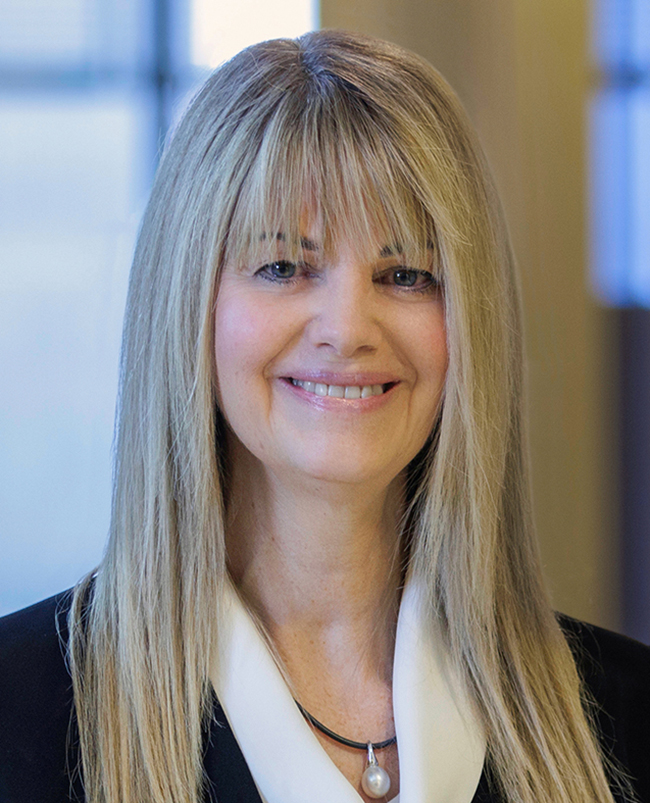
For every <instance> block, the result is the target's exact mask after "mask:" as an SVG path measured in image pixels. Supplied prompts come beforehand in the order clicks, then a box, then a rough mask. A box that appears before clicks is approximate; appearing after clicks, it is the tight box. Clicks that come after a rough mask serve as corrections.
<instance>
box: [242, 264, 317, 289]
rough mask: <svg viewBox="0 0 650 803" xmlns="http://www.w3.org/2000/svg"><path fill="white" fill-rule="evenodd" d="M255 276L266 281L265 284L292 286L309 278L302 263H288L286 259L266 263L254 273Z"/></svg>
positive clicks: (307, 271)
mask: <svg viewBox="0 0 650 803" xmlns="http://www.w3.org/2000/svg"><path fill="white" fill-rule="evenodd" d="M255 276H259V278H261V279H266V281H267V282H276V283H277V284H294V283H295V282H298V281H300V280H302V279H304V278H309V270H308V269H307V266H306V265H305V264H304V263H302V262H290V261H289V260H288V259H278V260H275V261H274V262H267V264H266V265H262V267H261V268H260V269H259V270H257V271H255Z"/></svg>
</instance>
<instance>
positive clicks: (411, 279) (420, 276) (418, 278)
mask: <svg viewBox="0 0 650 803" xmlns="http://www.w3.org/2000/svg"><path fill="white" fill-rule="evenodd" d="M379 283H380V284H384V285H389V286H392V287H398V288H399V289H400V290H402V289H403V290H411V291H413V292H422V293H423V292H432V291H434V290H436V289H437V287H438V280H437V279H436V278H435V276H434V275H433V274H432V273H430V272H429V271H427V270H416V269H415V268H405V267H402V266H400V267H397V268H389V269H388V270H385V271H383V272H382V273H380V274H379Z"/></svg>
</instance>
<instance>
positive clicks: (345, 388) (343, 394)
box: [286, 376, 397, 399]
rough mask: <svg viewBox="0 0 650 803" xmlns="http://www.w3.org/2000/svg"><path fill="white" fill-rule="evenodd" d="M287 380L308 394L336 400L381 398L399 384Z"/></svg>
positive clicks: (290, 378)
mask: <svg viewBox="0 0 650 803" xmlns="http://www.w3.org/2000/svg"><path fill="white" fill-rule="evenodd" d="M286 380H287V381H288V382H290V383H291V384H292V385H294V386H295V387H299V388H302V389H303V390H304V391H306V392H307V393H313V394H314V395H315V396H330V397H333V398H335V399H368V398H370V396H381V395H383V394H384V393H386V392H387V391H389V390H390V389H391V388H392V387H394V386H395V385H396V384H397V382H386V383H385V384H384V385H326V384H325V383H324V382H310V381H308V380H304V379H294V378H293V377H292V376H289V377H286Z"/></svg>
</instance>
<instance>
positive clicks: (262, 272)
mask: <svg viewBox="0 0 650 803" xmlns="http://www.w3.org/2000/svg"><path fill="white" fill-rule="evenodd" d="M276 265H283V266H284V265H295V266H296V267H302V269H303V271H304V272H303V273H302V274H301V275H300V276H291V277H287V278H282V277H281V276H273V275H272V274H271V273H269V270H270V269H271V268H273V267H274V266H276ZM306 268H307V266H306V265H305V263H304V262H289V260H286V259H278V260H276V261H274V262H268V263H267V264H266V265H262V267H261V268H260V269H259V270H257V271H256V272H255V276H259V277H260V278H261V279H265V280H266V281H267V282H273V283H274V284H284V285H293V284H297V283H298V282H299V281H301V280H302V279H305V278H308V277H309V276H313V275H314V272H313V271H309V270H308V269H306ZM399 271H408V272H409V273H411V272H413V273H416V274H417V275H418V276H422V277H424V278H426V279H428V280H429V283H428V284H426V285H425V286H424V287H408V286H404V285H399V284H392V285H391V286H392V287H395V288H397V290H399V291H400V292H407V293H422V294H424V293H433V292H435V291H436V290H438V289H439V287H440V281H439V280H438V279H436V277H435V276H434V275H433V274H432V273H429V271H426V270H418V269H417V268H406V267H404V266H403V265H397V266H396V267H394V268H388V269H386V270H384V271H381V272H380V273H378V274H376V276H378V277H380V278H381V277H383V276H387V275H389V274H391V273H398V272H399ZM382 283H383V282H382ZM387 284H389V283H387Z"/></svg>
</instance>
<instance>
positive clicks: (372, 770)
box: [361, 742, 390, 798]
mask: <svg viewBox="0 0 650 803" xmlns="http://www.w3.org/2000/svg"><path fill="white" fill-rule="evenodd" d="M361 788H362V789H363V791H364V792H365V793H366V794H367V795H368V797H372V798H380V797H385V796H386V795H387V794H388V790H389V789H390V778H389V777H388V773H387V772H386V770H385V769H383V768H382V767H380V766H379V764H378V763H377V759H376V758H375V751H374V750H373V749H372V743H371V742H368V766H367V767H366V769H365V770H364V772H363V775H362V776H361Z"/></svg>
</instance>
